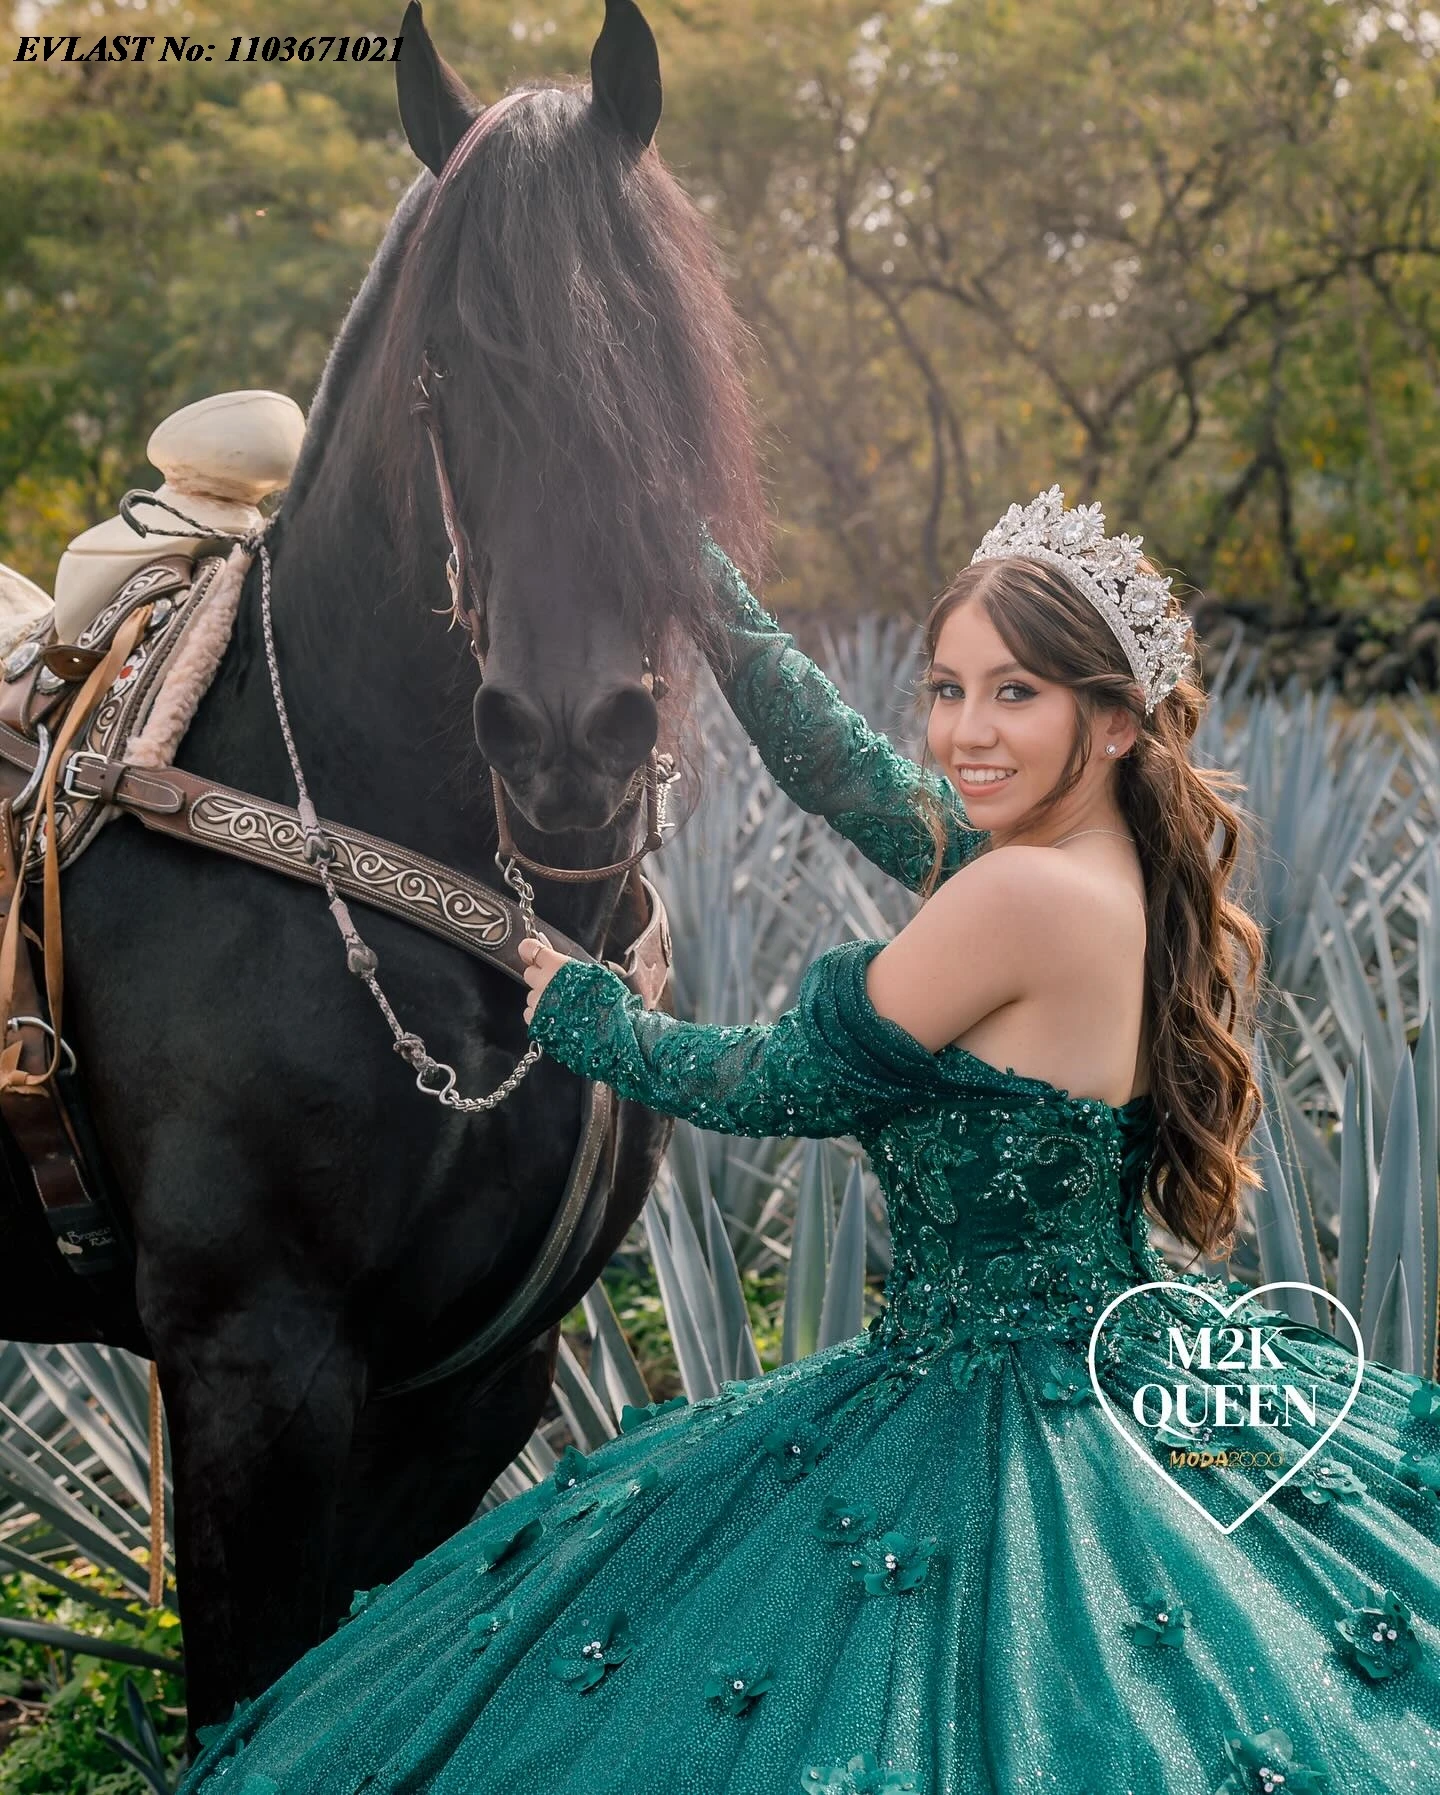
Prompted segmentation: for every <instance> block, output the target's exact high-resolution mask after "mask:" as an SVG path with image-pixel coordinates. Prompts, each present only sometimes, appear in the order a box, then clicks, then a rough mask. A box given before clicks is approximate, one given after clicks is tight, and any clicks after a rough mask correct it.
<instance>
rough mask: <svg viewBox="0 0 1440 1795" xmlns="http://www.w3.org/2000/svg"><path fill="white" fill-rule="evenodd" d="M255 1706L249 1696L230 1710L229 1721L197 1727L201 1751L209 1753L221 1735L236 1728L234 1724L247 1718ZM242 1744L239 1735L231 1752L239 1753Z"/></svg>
mask: <svg viewBox="0 0 1440 1795" xmlns="http://www.w3.org/2000/svg"><path fill="white" fill-rule="evenodd" d="M254 1706H255V1703H254V1701H253V1700H252V1699H250V1698H249V1697H248V1696H247V1697H244V1698H242V1699H241V1700H240V1701H237V1702H236V1704H235V1706H234V1707H233V1708H232V1709H231V1710H230V1718H229V1719H228V1720H216V1721H213V1722H212V1723H211V1724H210V1725H209V1726H197V1727H196V1729H195V1737H196V1739H197V1740H198V1741H199V1743H200V1748H201V1750H202V1751H208V1750H209V1748H210V1747H211V1746H212V1745H213V1744H214V1743H215V1741H216V1740H217V1739H218V1738H219V1737H220V1735H221V1733H223V1732H224V1731H225V1730H226V1729H227V1728H228V1727H232V1726H234V1724H235V1722H236V1721H237V1720H242V1719H243V1718H244V1717H245V1715H246V1714H248V1713H249V1711H250V1710H251V1708H253V1707H254ZM240 1744H241V1740H240V1736H239V1735H238V1734H237V1735H236V1737H235V1738H234V1740H232V1742H231V1745H230V1752H238V1751H239V1750H240ZM226 1755H227V1756H228V1755H230V1754H229V1753H227V1754H226ZM216 1761H217V1763H219V1762H223V1761H224V1760H223V1759H217V1760H216Z"/></svg>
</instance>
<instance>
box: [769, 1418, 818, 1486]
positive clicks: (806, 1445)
mask: <svg viewBox="0 0 1440 1795" xmlns="http://www.w3.org/2000/svg"><path fill="white" fill-rule="evenodd" d="M834 1443H835V1442H834V1441H833V1440H831V1439H830V1438H829V1436H828V1435H826V1434H822V1433H821V1432H820V1430H819V1428H818V1427H811V1426H810V1424H809V1423H808V1422H806V1421H802V1422H801V1423H800V1424H799V1425H798V1426H797V1427H781V1428H776V1430H775V1431H774V1432H773V1433H771V1434H767V1435H766V1437H765V1450H766V1451H767V1452H768V1453H769V1454H770V1456H771V1457H772V1458H773V1459H775V1460H776V1462H777V1463H778V1465H779V1467H780V1476H781V1478H782V1479H783V1480H784V1481H785V1482H786V1483H793V1482H794V1481H795V1479H796V1478H797V1477H804V1476H805V1475H806V1474H807V1472H809V1471H811V1470H812V1469H813V1468H814V1466H815V1465H816V1463H817V1462H818V1461H819V1460H820V1459H821V1458H823V1457H824V1455H825V1454H826V1453H827V1452H828V1451H829V1450H830V1448H831V1447H832V1446H833V1445H834Z"/></svg>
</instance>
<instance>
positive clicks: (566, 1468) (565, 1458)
mask: <svg viewBox="0 0 1440 1795" xmlns="http://www.w3.org/2000/svg"><path fill="white" fill-rule="evenodd" d="M594 1475H595V1467H594V1465H592V1464H591V1462H590V1460H589V1459H588V1458H586V1456H585V1454H584V1453H583V1452H581V1451H580V1449H579V1448H578V1447H576V1446H567V1447H566V1448H565V1450H564V1452H562V1453H561V1455H560V1458H559V1460H558V1462H557V1463H556V1466H555V1469H554V1470H553V1471H552V1472H551V1473H550V1481H551V1482H552V1483H553V1484H554V1485H555V1488H556V1489H557V1490H573V1489H574V1488H575V1486H576V1485H577V1484H580V1483H583V1482H584V1481H585V1479H586V1478H587V1477H593V1476H594Z"/></svg>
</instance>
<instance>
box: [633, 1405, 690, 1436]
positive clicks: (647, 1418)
mask: <svg viewBox="0 0 1440 1795" xmlns="http://www.w3.org/2000/svg"><path fill="white" fill-rule="evenodd" d="M689 1400H690V1399H689V1397H688V1396H672V1397H671V1398H670V1400H669V1402H647V1403H646V1404H645V1406H644V1408H636V1407H635V1405H634V1403H631V1402H627V1403H626V1404H625V1406H624V1408H622V1409H621V1411H620V1431H621V1433H622V1434H633V1433H634V1432H635V1430H636V1428H638V1427H644V1426H645V1425H646V1424H647V1423H648V1422H651V1421H654V1420H656V1419H657V1418H658V1417H659V1416H661V1415H668V1414H669V1413H670V1411H671V1409H683V1408H684V1407H685V1405H686V1403H687V1402H688V1401H689Z"/></svg>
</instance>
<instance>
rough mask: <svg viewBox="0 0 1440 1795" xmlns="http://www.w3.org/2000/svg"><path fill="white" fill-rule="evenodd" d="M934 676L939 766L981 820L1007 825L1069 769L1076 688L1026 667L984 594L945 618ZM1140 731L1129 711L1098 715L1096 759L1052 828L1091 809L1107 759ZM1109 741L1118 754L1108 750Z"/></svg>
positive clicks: (933, 740)
mask: <svg viewBox="0 0 1440 1795" xmlns="http://www.w3.org/2000/svg"><path fill="white" fill-rule="evenodd" d="M928 680H929V684H930V688H931V690H930V699H931V708H930V723H929V729H928V732H927V733H928V740H929V745H930V752H931V754H932V755H933V756H934V758H935V762H936V765H937V766H940V767H943V768H944V770H945V773H946V776H947V777H948V778H949V780H950V783H951V784H952V785H953V786H954V787H955V789H956V790H957V791H958V792H959V793H960V796H961V799H962V800H963V802H964V805H965V811H966V814H967V815H968V816H969V818H970V820H971V822H972V823H973V824H974V825H975V827H976V828H977V829H990V830H997V829H998V830H1003V829H1004V828H1005V827H1006V825H1007V823H1009V822H1010V821H1011V820H1013V819H1017V818H1019V817H1020V816H1022V815H1023V814H1024V812H1025V811H1027V810H1029V808H1030V807H1031V805H1032V804H1035V803H1037V802H1038V801H1039V800H1040V799H1041V798H1043V797H1045V795H1046V794H1047V793H1048V792H1050V791H1051V790H1052V789H1053V788H1054V786H1055V785H1056V784H1057V782H1058V781H1059V779H1060V776H1061V774H1062V772H1063V771H1064V769H1065V763H1066V761H1067V760H1068V759H1069V756H1070V745H1071V742H1072V741H1073V739H1074V733H1075V699H1074V697H1073V695H1072V693H1071V691H1070V688H1069V687H1068V686H1063V685H1057V684H1056V683H1055V682H1053V681H1051V680H1047V679H1042V678H1041V677H1040V676H1039V675H1038V674H1036V673H1031V672H1029V671H1028V670H1027V669H1025V668H1024V667H1022V666H1020V665H1019V664H1018V663H1017V662H1016V661H1015V659H1014V656H1013V655H1012V654H1011V652H1010V650H1009V649H1008V648H1007V647H1006V646H1005V642H1004V639H1003V638H1002V637H1001V636H1000V634H999V632H998V631H997V630H996V628H995V625H994V624H993V623H992V622H991V621H990V617H989V614H988V612H987V611H986V609H985V606H984V605H983V604H982V603H981V602H980V601H979V600H978V599H970V600H968V601H967V602H965V603H963V604H959V605H957V606H956V607H955V609H954V610H953V611H951V613H950V615H949V616H948V617H947V618H946V619H945V622H944V623H943V624H942V625H941V629H940V636H939V639H938V641H937V642H936V645H935V659H934V663H933V664H932V666H931V668H930V670H929V674H928ZM1134 739H1135V729H1134V725H1133V723H1130V722H1129V721H1128V720H1126V719H1125V717H1124V713H1123V712H1115V713H1112V714H1111V715H1110V716H1108V717H1104V716H1102V717H1100V718H1097V719H1096V723H1095V726H1094V740H1093V742H1092V743H1091V752H1092V758H1091V763H1090V765H1089V766H1087V767H1086V769H1085V773H1084V775H1082V779H1081V783H1080V785H1079V786H1077V787H1076V789H1075V790H1074V791H1073V792H1072V793H1070V794H1069V796H1068V797H1067V799H1066V801H1065V803H1064V804H1063V805H1062V806H1061V807H1060V808H1059V809H1058V810H1057V811H1056V812H1054V813H1053V815H1052V816H1050V817H1047V818H1046V819H1045V824H1046V833H1047V837H1048V836H1049V835H1050V834H1051V833H1054V834H1056V835H1058V834H1061V833H1063V831H1064V827H1065V818H1066V817H1068V816H1070V815H1072V814H1074V813H1075V811H1077V810H1082V809H1084V808H1085V806H1086V802H1087V798H1088V796H1090V795H1092V794H1090V793H1089V789H1088V788H1089V786H1090V784H1091V783H1092V782H1095V781H1101V780H1104V779H1106V778H1107V772H1106V763H1108V762H1110V761H1113V760H1117V759H1118V758H1119V757H1120V755H1122V754H1123V753H1124V752H1125V750H1126V749H1127V748H1128V747H1129V746H1130V744H1131V743H1132V742H1133V741H1134ZM1109 742H1113V743H1114V745H1115V753H1114V754H1113V755H1109V754H1106V752H1105V747H1106V744H1107V743H1109ZM1097 760H1098V762H1099V763H1100V764H1098V765H1097V764H1096V762H1097ZM997 774H999V775H1000V777H998V778H997V777H996V775H997ZM1062 813H1063V814H1062Z"/></svg>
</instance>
